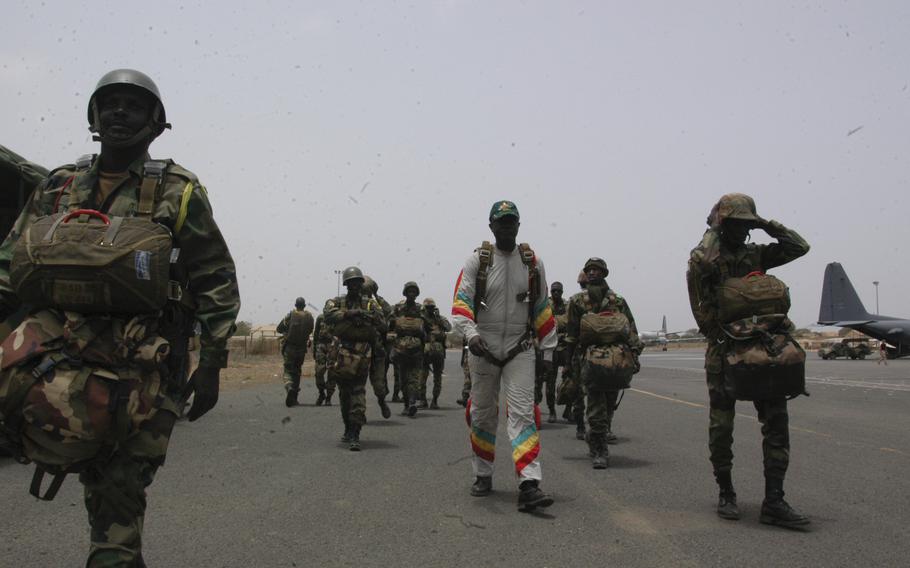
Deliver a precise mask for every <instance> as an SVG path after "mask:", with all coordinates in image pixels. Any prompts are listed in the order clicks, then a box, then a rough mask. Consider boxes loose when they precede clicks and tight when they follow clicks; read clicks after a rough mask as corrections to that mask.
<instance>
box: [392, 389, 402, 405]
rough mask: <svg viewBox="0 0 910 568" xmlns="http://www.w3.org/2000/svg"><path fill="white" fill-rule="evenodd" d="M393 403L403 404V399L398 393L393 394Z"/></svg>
mask: <svg viewBox="0 0 910 568" xmlns="http://www.w3.org/2000/svg"><path fill="white" fill-rule="evenodd" d="M392 402H401V397H400V396H399V395H398V391H395V392H393V393H392Z"/></svg>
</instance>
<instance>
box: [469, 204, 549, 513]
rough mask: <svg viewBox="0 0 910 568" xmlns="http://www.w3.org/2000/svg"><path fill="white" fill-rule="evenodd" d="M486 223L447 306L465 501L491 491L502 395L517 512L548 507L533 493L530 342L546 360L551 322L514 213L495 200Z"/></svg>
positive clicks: (539, 272)
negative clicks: (460, 414)
mask: <svg viewBox="0 0 910 568" xmlns="http://www.w3.org/2000/svg"><path fill="white" fill-rule="evenodd" d="M489 220H490V230H492V231H493V235H494V236H495V246H492V245H490V244H489V243H484V245H483V246H481V247H480V248H479V249H477V250H475V251H474V254H472V255H471V256H470V257H469V258H468V260H467V262H466V263H465V266H464V269H463V270H462V271H461V274H460V275H459V277H458V283H457V284H456V288H455V298H454V301H453V306H452V316H453V319H454V321H455V326H456V328H457V329H458V331H460V332H461V333H462V334H463V335H464V336H465V339H466V340H467V342H468V348H469V350H470V352H471V355H470V363H469V366H470V369H471V383H472V384H471V400H470V406H469V409H470V415H469V416H470V426H471V448H472V450H473V452H474V458H473V462H472V463H473V469H474V476H475V481H474V485H473V486H472V487H471V495H474V496H478V497H480V496H485V495H489V494H490V492H491V491H492V477H493V459H494V454H495V449H496V430H497V427H498V425H499V392H500V388H502V389H503V390H504V391H505V396H506V403H507V404H506V409H507V418H508V428H507V431H508V434H509V440H510V441H511V443H512V461H513V462H514V464H515V472H516V474H517V475H518V480H519V495H518V506H519V508H520V509H522V510H525V511H528V510H533V509H535V508H537V507H548V506H550V505H552V504H553V499H552V498H551V497H550V496H549V495H547V494H545V493H544V492H543V491H542V490H541V489H540V487H539V483H540V479H541V471H540V461H539V459H538V454H539V453H540V435H539V433H538V431H537V423H536V421H535V411H534V342H536V343H537V345H538V348H539V349H541V350H543V352H544V357H545V358H546V359H547V360H552V357H553V350H554V349H555V348H556V343H557V338H556V322H555V320H554V319H553V314H552V312H551V310H550V307H549V304H548V302H547V291H548V288H547V281H546V275H545V273H544V267H543V263H542V262H541V261H540V259H539V258H536V257H535V256H534V254H533V251H531V250H530V248H528V247H527V245H521V246H516V237H517V236H518V227H519V216H518V208H517V207H516V206H515V204H514V203H512V202H511V201H497V202H496V203H494V204H493V208H492V209H491V210H490V217H489ZM484 272H485V273H486V280H485V282H484V281H483V273H484ZM478 273H480V276H481V278H480V280H478ZM532 285H533V288H534V290H531V288H532ZM532 300H533V303H532Z"/></svg>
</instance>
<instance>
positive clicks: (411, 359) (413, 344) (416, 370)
mask: <svg viewBox="0 0 910 568" xmlns="http://www.w3.org/2000/svg"><path fill="white" fill-rule="evenodd" d="M401 293H402V295H404V297H405V299H404V300H402V301H401V302H398V303H397V304H395V308H394V309H393V310H392V318H391V320H390V322H389V323H390V325H389V331H391V332H394V333H395V365H396V366H397V367H398V373H399V374H400V376H401V392H402V395H403V396H402V399H403V401H404V407H403V410H402V412H401V414H402V416H410V417H411V418H414V417H415V416H416V415H417V403H418V402H419V401H420V374H421V372H422V371H423V351H424V345H425V344H426V341H427V336H428V335H429V331H430V326H429V324H428V323H427V321H426V319H424V317H423V310H422V308H421V306H420V304H418V303H417V296H419V295H420V287H419V286H417V283H416V282H406V283H405V285H404V289H403V290H402V291H401Z"/></svg>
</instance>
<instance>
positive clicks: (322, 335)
mask: <svg viewBox="0 0 910 568" xmlns="http://www.w3.org/2000/svg"><path fill="white" fill-rule="evenodd" d="M331 344H332V331H331V330H330V329H329V327H328V326H327V325H325V316H324V315H323V314H319V315H318V316H316V326H315V327H314V328H313V359H314V361H315V362H316V369H315V376H316V388H317V389H318V390H319V398H318V399H317V400H316V404H317V405H321V404H322V403H323V402H325V404H326V406H330V405H331V404H332V395H333V394H335V379H333V378H332V377H331V375H329V378H328V381H326V355H327V353H328V350H329V345H331Z"/></svg>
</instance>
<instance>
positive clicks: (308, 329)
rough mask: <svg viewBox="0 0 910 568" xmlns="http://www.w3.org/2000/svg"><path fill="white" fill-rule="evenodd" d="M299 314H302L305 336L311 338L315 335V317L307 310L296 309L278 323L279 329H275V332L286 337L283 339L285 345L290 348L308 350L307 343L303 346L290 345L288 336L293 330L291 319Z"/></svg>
mask: <svg viewBox="0 0 910 568" xmlns="http://www.w3.org/2000/svg"><path fill="white" fill-rule="evenodd" d="M297 314H300V316H302V319H303V322H302V323H303V331H304V334H305V335H306V337H307V338H309V336H310V334H311V333H313V329H314V327H315V326H314V324H313V315H312V314H311V313H310V312H308V311H306V309H303V310H298V309H297V308H294V309H293V310H291V311H290V312H288V315H286V316H284V318H283V319H282V320H281V321H280V322H279V323H278V327H277V328H275V331H277V332H278V333H280V334H281V335H283V336H285V337H283V338H282V339H283V340H284V342H285V344H286V345H287V346H288V347H296V348H297V349H300V348H303V349H306V347H307V345H306V342H304V344H303V345H291V344H290V343H288V341H289V339H290V338H289V337H288V336H287V334H288V331H290V329H291V318H293V317H294V316H295V315H297Z"/></svg>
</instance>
